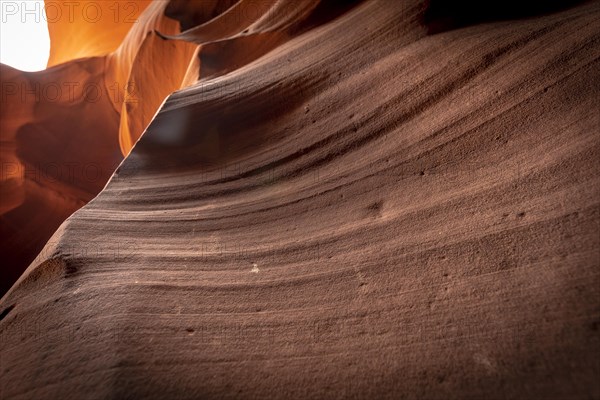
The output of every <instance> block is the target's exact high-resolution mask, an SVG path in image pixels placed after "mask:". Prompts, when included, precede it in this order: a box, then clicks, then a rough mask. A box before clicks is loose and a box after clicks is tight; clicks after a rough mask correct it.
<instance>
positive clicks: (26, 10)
mask: <svg viewBox="0 0 600 400" xmlns="http://www.w3.org/2000/svg"><path fill="white" fill-rule="evenodd" d="M139 12H140V9H139V6H138V4H137V3H136V2H134V1H112V2H111V1H46V2H45V3H44V2H42V1H4V0H3V1H0V14H1V20H2V23H8V22H15V21H18V22H21V23H26V22H31V21H35V22H36V23H39V22H42V21H45V22H48V23H57V22H68V23H74V22H75V21H81V20H83V21H85V22H88V23H91V24H94V23H97V22H99V21H101V20H105V21H111V20H112V21H113V22H114V23H115V24H116V23H126V24H133V23H136V22H137V18H136V16H137V15H139Z"/></svg>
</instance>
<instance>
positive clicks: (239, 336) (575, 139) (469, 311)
mask: <svg viewBox="0 0 600 400" xmlns="http://www.w3.org/2000/svg"><path fill="white" fill-rule="evenodd" d="M207 3H210V2H207ZM243 3H244V0H242V1H241V2H239V3H237V4H234V5H233V7H241V6H243ZM267 3H268V2H267ZM271 3H272V4H271ZM186 4H187V5H186ZM190 4H191V3H186V2H177V1H173V2H171V3H170V4H169V6H168V8H162V9H158V8H157V10H151V11H152V12H146V13H145V14H144V15H143V17H145V18H150V15H152V16H155V15H157V14H155V13H158V12H160V13H162V12H163V10H166V12H167V13H168V14H169V15H170V16H172V17H173V18H177V19H178V20H179V21H180V22H181V23H182V25H183V26H185V29H188V30H187V31H185V32H183V33H182V34H181V36H177V34H173V35H171V36H169V35H167V36H165V40H168V41H176V40H177V39H178V38H179V39H182V40H184V41H185V44H181V45H178V46H181V48H180V49H177V50H176V51H175V54H177V55H179V56H181V54H186V57H187V55H188V54H190V57H191V59H190V64H189V66H188V68H186V72H185V73H184V74H183V75H178V78H177V79H173V82H171V83H169V85H181V86H182V87H184V88H183V89H181V90H179V91H176V92H175V93H173V94H171V95H170V96H169V97H168V99H167V101H166V102H165V103H164V104H163V105H162V106H161V108H160V111H159V112H158V114H157V115H156V116H155V117H154V119H153V120H152V122H151V123H150V125H149V127H148V128H147V130H146V132H145V133H144V135H143V137H142V138H141V140H140V141H138V142H137V144H136V145H135V147H134V148H133V150H132V152H131V153H130V154H129V156H128V157H127V158H126V159H125V161H124V162H123V164H122V165H121V166H120V167H119V168H118V169H117V171H116V172H115V174H114V175H113V177H112V179H111V180H110V182H109V183H108V185H107V186H106V187H105V188H104V190H103V191H102V192H101V193H100V194H99V195H98V196H97V197H96V198H95V199H94V200H92V201H91V202H90V203H89V204H87V205H86V206H85V207H83V208H82V209H80V210H79V211H77V212H76V213H75V214H73V215H72V216H71V217H70V218H69V219H67V221H66V222H65V223H64V224H63V225H62V226H61V227H60V229H59V230H58V231H57V232H56V233H55V235H54V236H53V237H52V239H50V242H49V243H48V245H47V246H46V247H45V248H44V250H43V251H42V253H41V254H40V255H39V256H38V258H37V259H36V260H35V261H34V262H33V263H32V264H31V266H30V267H29V269H28V270H27V271H26V272H25V273H24V274H23V276H22V277H21V278H20V279H19V281H18V282H17V283H16V284H15V285H14V286H13V288H12V289H11V290H10V291H9V293H8V294H7V295H6V296H5V297H4V298H3V299H2V301H1V302H0V311H1V312H2V320H1V322H0V334H1V338H2V350H1V351H2V352H1V363H2V365H1V378H0V379H1V389H2V395H3V397H5V398H11V399H12V398H15V399H17V398H32V397H33V398H127V397H128V396H129V397H131V398H217V397H218V398H234V397H238V398H259V397H269V398H290V397H302V398H326V397H358V398H415V399H434V398H438V399H449V398H469V399H482V398H498V399H500V398H502V399H504V398H510V399H524V398H544V399H589V398H592V399H596V398H600V385H599V384H598V381H597V377H598V375H599V374H600V357H599V356H600V336H599V332H598V326H599V324H600V279H599V269H598V267H599V266H600V253H599V245H600V236H599V228H600V208H599V202H600V200H599V199H600V186H599V181H598V176H599V173H600V163H599V161H598V160H600V136H599V135H600V114H599V113H598V103H599V98H600V93H599V88H600V28H599V27H600V21H599V19H600V6H599V3H598V2H591V3H586V4H583V5H581V6H578V7H574V8H571V9H568V10H564V11H561V12H559V13H555V14H551V15H547V16H537V17H532V18H529V19H523V20H518V21H496V22H488V23H485V24H479V25H473V26H469V27H464V28H461V29H454V30H445V29H440V26H441V27H442V28H444V27H445V25H444V23H446V22H444V21H442V25H436V29H435V30H436V31H440V30H442V31H444V30H445V31H444V32H441V33H437V34H435V35H430V34H428V33H429V32H430V31H431V25H427V24H425V23H424V22H423V21H424V16H425V14H426V11H427V8H426V5H425V4H424V3H422V2H419V1H412V2H395V1H385V0H380V1H377V0H373V1H365V2H361V3H356V4H349V5H348V7H347V9H343V10H342V9H340V8H338V7H329V8H328V7H325V6H324V5H323V4H319V3H318V2H316V1H303V2H297V3H295V4H296V6H297V7H291V6H290V5H289V4H288V5H287V7H284V8H280V9H278V8H277V7H283V6H282V5H281V4H280V3H277V2H270V3H269V4H267V6H266V8H265V10H264V11H263V12H264V13H265V14H264V15H270V16H276V17H272V18H270V19H269V18H266V19H262V20H261V19H260V16H259V17H258V18H251V17H248V18H246V19H244V18H238V19H236V21H240V20H241V21H243V23H240V25H239V26H237V27H235V29H234V28H233V27H232V26H231V24H230V25H226V24H225V25H226V26H225V25H223V23H222V22H219V21H220V20H219V17H218V16H217V17H216V19H212V20H210V21H208V20H209V19H210V18H214V17H215V15H213V14H214V13H212V14H211V13H201V12H200V11H199V10H193V9H192V8H191V6H190ZM303 7H304V8H303ZM192 11H194V12H192ZM215 12H216V13H217V14H218V13H221V14H219V15H221V16H224V15H226V14H227V10H217V11H215ZM237 15H245V16H247V14H237ZM223 18H224V17H223ZM206 21H208V22H206ZM278 21H283V22H282V23H281V24H279V23H277V22H278ZM202 22H206V24H207V25H210V24H213V25H212V26H213V27H215V26H216V27H217V28H218V29H222V31H218V30H217V28H214V29H215V30H217V32H218V35H217V37H215V36H214V35H213V34H212V33H211V32H212V30H211V29H208V28H206V26H207V25H204V28H202V26H203V25H201V23H202ZM248 27H250V28H248ZM209 28H210V26H209ZM225 28H227V29H225ZM246 29H248V31H245V30H246ZM152 35H153V34H151V35H149V36H147V37H146V38H147V39H146V40H150V41H156V40H157V38H156V37H153V36H152ZM161 35H162V34H161ZM161 35H159V36H161ZM202 35H205V36H202ZM161 37H162V36H161ZM148 38H149V39H148ZM157 43H158V44H156V45H154V44H152V43H151V44H148V45H147V46H148V48H147V49H146V50H144V51H145V52H149V53H151V52H152V51H153V50H155V49H156V47H157V46H158V47H159V46H161V44H160V42H157ZM167 43H169V42H167ZM191 43H194V45H198V46H199V47H197V48H189V46H190V45H191ZM192 50H193V51H192ZM188 52H189V53H188ZM142 53H143V52H142V51H140V52H139V53H138V54H142ZM196 56H197V57H196ZM184 58H185V57H182V59H184ZM155 59H156V58H155ZM181 64H182V65H183V64H185V63H183V62H182V63H181ZM134 65H135V62H134ZM140 65H143V64H140ZM198 70H199V71H200V73H199V75H200V77H201V79H200V80H199V81H198V82H196V83H193V82H194V81H195V77H196V76H197V74H198ZM139 73H140V74H143V73H144V72H143V71H141V72H139ZM145 76H146V79H147V80H150V79H156V80H160V75H159V76H157V77H152V75H145ZM171 78H172V76H171V77H170V78H169V79H171ZM139 79H144V78H143V77H141V78H139ZM153 82H154V80H153ZM178 82H181V83H178ZM190 83H191V85H190ZM165 88H166V86H165ZM167 89H168V88H166V89H165V90H167ZM161 90H163V89H160V90H157V93H154V94H149V95H148V96H149V98H150V99H152V101H156V99H159V98H160V93H162V92H161ZM170 90H174V88H172V89H170ZM142 100H143V98H142ZM158 106H159V104H157V105H156V107H158ZM142 114H143V113H142ZM142 114H135V113H132V114H131V115H142ZM121 115H122V114H121ZM135 118H136V119H135V121H137V122H134V124H133V125H129V127H131V126H133V127H136V126H137V127H138V128H135V129H139V126H143V124H140V123H139V121H140V120H139V119H138V118H141V117H139V116H138V117H135ZM120 124H121V134H123V132H126V133H128V134H130V135H131V136H130V137H131V138H132V140H131V143H133V142H134V141H135V139H137V135H136V134H131V132H132V131H127V130H125V131H124V130H123V119H122V117H121V123H120ZM135 124H137V125H135ZM135 129H134V130H133V131H135ZM140 133H141V132H140ZM121 138H122V137H121ZM121 145H122V146H123V139H121Z"/></svg>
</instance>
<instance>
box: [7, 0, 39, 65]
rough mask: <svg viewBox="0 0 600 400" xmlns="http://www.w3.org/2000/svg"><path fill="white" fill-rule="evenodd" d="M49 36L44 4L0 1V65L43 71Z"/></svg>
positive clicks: (30, 1)
mask: <svg viewBox="0 0 600 400" xmlns="http://www.w3.org/2000/svg"><path fill="white" fill-rule="evenodd" d="M49 55H50V36H49V34H48V22H47V21H46V15H45V12H44V1H43V0H40V1H34V0H26V1H23V0H21V1H12V0H0V62H1V63H2V64H7V65H10V66H11V67H13V68H17V69H20V70H22V71H40V70H43V69H46V65H47V64H48V57H49Z"/></svg>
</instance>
